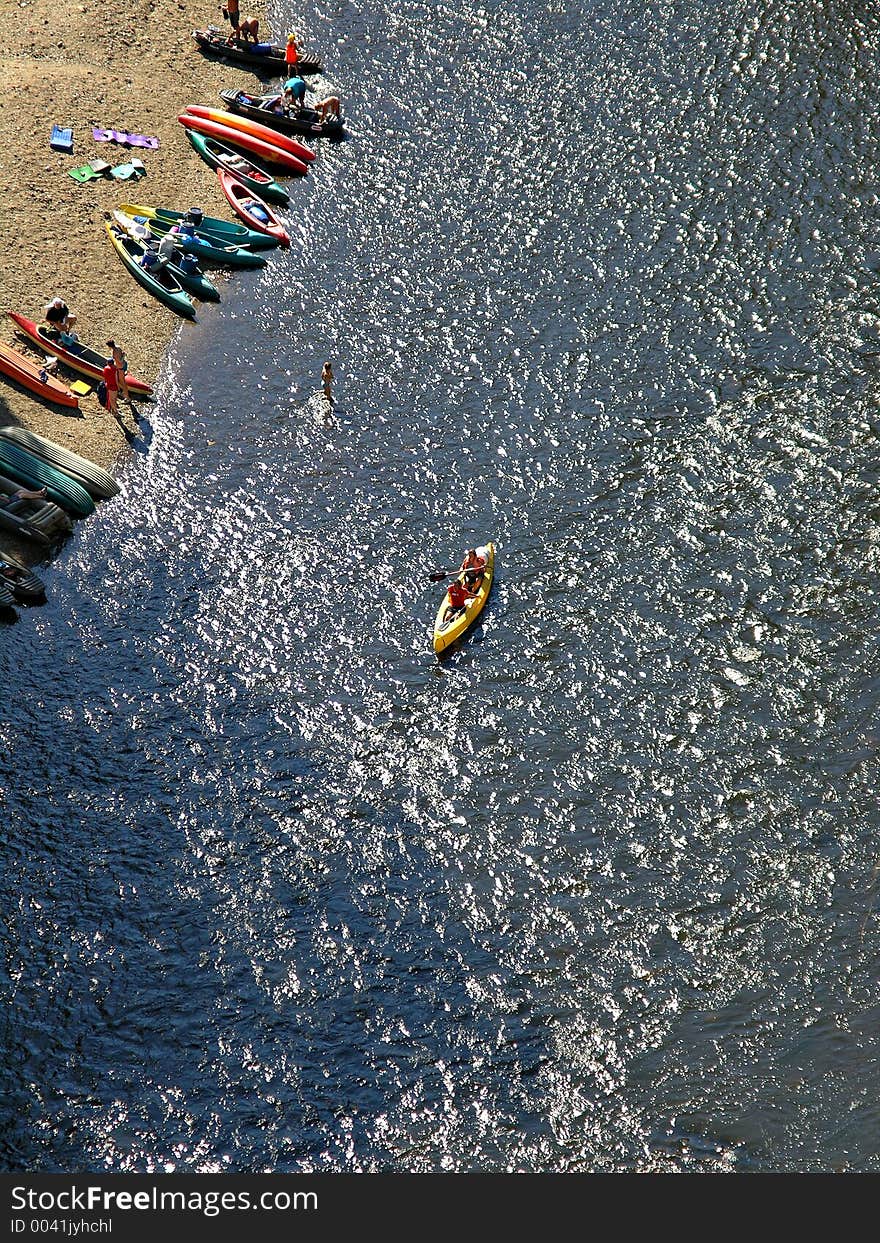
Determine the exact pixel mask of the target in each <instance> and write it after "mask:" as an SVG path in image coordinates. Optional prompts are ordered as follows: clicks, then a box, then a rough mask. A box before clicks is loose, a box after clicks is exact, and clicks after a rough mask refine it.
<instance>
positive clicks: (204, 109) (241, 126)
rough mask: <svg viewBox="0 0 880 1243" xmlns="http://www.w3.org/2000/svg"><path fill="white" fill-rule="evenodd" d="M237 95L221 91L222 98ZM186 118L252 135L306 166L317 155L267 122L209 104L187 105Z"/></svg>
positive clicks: (232, 92) (233, 92)
mask: <svg viewBox="0 0 880 1243" xmlns="http://www.w3.org/2000/svg"><path fill="white" fill-rule="evenodd" d="M236 93H237V92H235V91H228V92H224V91H221V92H220V95H221V98H222V97H224V96H225V95H226V94H229V95H235V94H236ZM245 93H246V92H245ZM184 116H192V117H201V118H202V119H203V120H206V121H213V122H214V123H215V124H216V125H225V126H227V127H228V128H229V129H234V130H240V131H241V132H242V133H245V134H251V135H252V136H253V137H254V138H259V139H260V141H261V142H265V143H270V144H271V145H272V146H275V147H280V148H281V150H282V151H286V152H287V154H288V155H292V156H293V157H294V159H297V160H301V161H302V162H303V163H304V164H310V163H311V162H312V160H313V159H314V158H315V153H314V151H313V150H312V149H311V147H307V146H306V145H305V144H304V143H301V142H299V141H298V140H297V139H296V138H291V137H290V136H289V135H288V134H282V133H281V131H280V130H278V129H275V128H274V126H271V125H269V124H267V123H266V122H265V121H258V120H256V119H255V118H254V117H249V116H245V115H244V114H243V113H241V112H227V111H224V109H222V108H209V107H208V105H207V104H187V105H186V110H185V112H184Z"/></svg>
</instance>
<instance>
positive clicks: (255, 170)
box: [185, 129, 290, 207]
mask: <svg viewBox="0 0 880 1243" xmlns="http://www.w3.org/2000/svg"><path fill="white" fill-rule="evenodd" d="M185 132H186V136H187V138H188V139H189V141H190V145H191V146H192V149H193V150H194V151H195V153H196V154H197V155H200V156H201V157H202V159H203V160H204V161H205V163H206V164H207V165H208V166H209V167H210V168H225V169H226V171H227V172H230V173H234V174H235V176H236V177H237V178H238V179H239V181H242V182H244V184H245V185H246V186H247V188H248V189H249V190H250V191H251V192H252V193H253V194H259V196H260V198H263V199H266V200H267V202H270V203H280V204H281V206H282V207H286V206H287V204H288V203H289V202H290V195H289V194H288V193H287V191H286V190H285V189H284V186H282V185H279V183H278V182H277V181H275V180H274V178H272V177H271V176H270V175H269V173H267V172H266V171H265V170H264V169H262V168H260V167H259V166H258V165H256V164H254V163H253V162H252V161H251V160H246V159H245V158H244V156H243V155H242V154H241V153H240V152H238V151H235V150H233V148H232V147H227V146H226V144H225V143H222V142H218V141H217V139H216V138H206V137H205V135H204V134H197V133H196V132H195V130H192V129H188V130H186V131H185Z"/></svg>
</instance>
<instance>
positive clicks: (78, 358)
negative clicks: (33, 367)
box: [7, 311, 153, 397]
mask: <svg viewBox="0 0 880 1243" xmlns="http://www.w3.org/2000/svg"><path fill="white" fill-rule="evenodd" d="M7 314H8V315H9V318H10V319H11V320H12V322H13V323H14V324H15V326H16V329H17V330H18V331H19V332H20V333H21V334H22V336H25V337H27V339H28V340H29V341H30V342H32V344H34V345H36V346H39V348H40V349H41V350H45V351H46V353H47V354H54V355H55V357H56V358H59V359H60V360H61V362H63V363H64V365H65V367H70V368H71V370H73V371H79V372H81V373H82V374H83V375H87V376H88V377H89V379H91V380H100V378H101V372H102V371H103V370H104V364H105V363H106V361H107V351H106V350H105V351H104V353H103V354H101V353H99V352H98V350H91V349H89V347H88V346H87V345H83V344H82V342H81V341H78V342H77V343H76V344H75V345H72V346H65V345H62V344H61V342H60V341H59V340H58V338H57V337H52V336H50V335H49V334H48V332H47V331H46V329H45V327H43V326H41V325H37V324H35V323H34V321H33V320H32V319H28V318H27V316H25V315H19V314H18V312H17V311H9V312H7ZM74 351H76V352H75V353H74ZM125 382H126V384H127V385H128V391H129V392H130V393H140V394H141V395H142V396H144V397H146V396H149V394H150V393H152V391H153V390H152V388H151V386H150V385H149V384H147V383H146V382H145V381H144V380H139V379H138V378H137V376H133V375H132V374H131V373H130V372H126V375H125Z"/></svg>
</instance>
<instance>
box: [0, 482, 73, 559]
mask: <svg viewBox="0 0 880 1243" xmlns="http://www.w3.org/2000/svg"><path fill="white" fill-rule="evenodd" d="M20 487H21V484H19V483H16V481H15V480H14V479H7V478H6V477H5V476H4V475H0V523H2V525H3V526H5V527H9V529H10V530H11V531H14V532H15V534H16V535H27V536H29V537H30V538H31V539H35V540H38V541H39V542H40V543H41V544H44V545H46V544H52V543H54V542H55V541H56V540H59V539H60V538H61V537H62V535H67V534H68V532H69V531H72V530H73V523H72V522H71V521H70V518H69V517H68V516H67V514H66V513H65V512H64V510H63V509H61V508H60V507H59V506H58V505H56V504H54V503H53V502H52V501H49V500H44V499H36V500H25V499H22V498H20V497H17V496H16V495H15V494H16V492H17V491H18V489H19V488H20Z"/></svg>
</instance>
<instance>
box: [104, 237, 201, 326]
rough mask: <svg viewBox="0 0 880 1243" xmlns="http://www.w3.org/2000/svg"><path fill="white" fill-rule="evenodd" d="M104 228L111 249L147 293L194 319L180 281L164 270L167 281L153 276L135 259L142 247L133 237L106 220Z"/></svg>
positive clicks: (190, 304) (180, 313) (192, 309)
mask: <svg viewBox="0 0 880 1243" xmlns="http://www.w3.org/2000/svg"><path fill="white" fill-rule="evenodd" d="M104 228H105V229H106V230H107V236H108V237H109V238H110V242H111V244H112V246H113V249H114V250H115V251H116V253H117V255H118V256H119V258H120V259H121V260H122V262H123V264H124V265H125V267H127V268H128V270H129V272H130V273H131V275H132V276H133V277H134V279H135V280H136V281H137V282H138V284H139V285H141V286H142V287H143V288H144V289H146V291H147V292H148V293H151V294H152V295H153V297H154V298H156V299H158V301H159V302H161V303H163V305H164V306H167V307H168V308H169V310H171V311H174V312H175V314H177V315H181V316H183V317H184V318H185V319H195V317H196V308H195V307H194V306H193V304H192V301H191V300H190V297H189V294H187V293H186V292H185V291H184V289H183V288H182V287H181V284H180V282H179V281H178V280H177V279H176V278H173V277H171V274H170V273H167V271H166V275H167V276H169V277H170V281H169V283H167V284H166V283H165V281H163V280H159V279H157V278H156V277H155V276H153V275H152V273H150V272H148V271H147V270H146V268H142V267H141V265H140V264H139V263H138V261H137V254H138V252H140V251H142V250H143V248H142V247H141V246H139V245H138V244H137V243H136V242H135V240H134V238H132V237H129V236H128V234H127V233H125V232H124V231H123V230H122V229H121V228H120V227H119V225H115V226H114V225H112V224H111V223H110V221H109V220H108V221H105V222H104Z"/></svg>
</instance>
